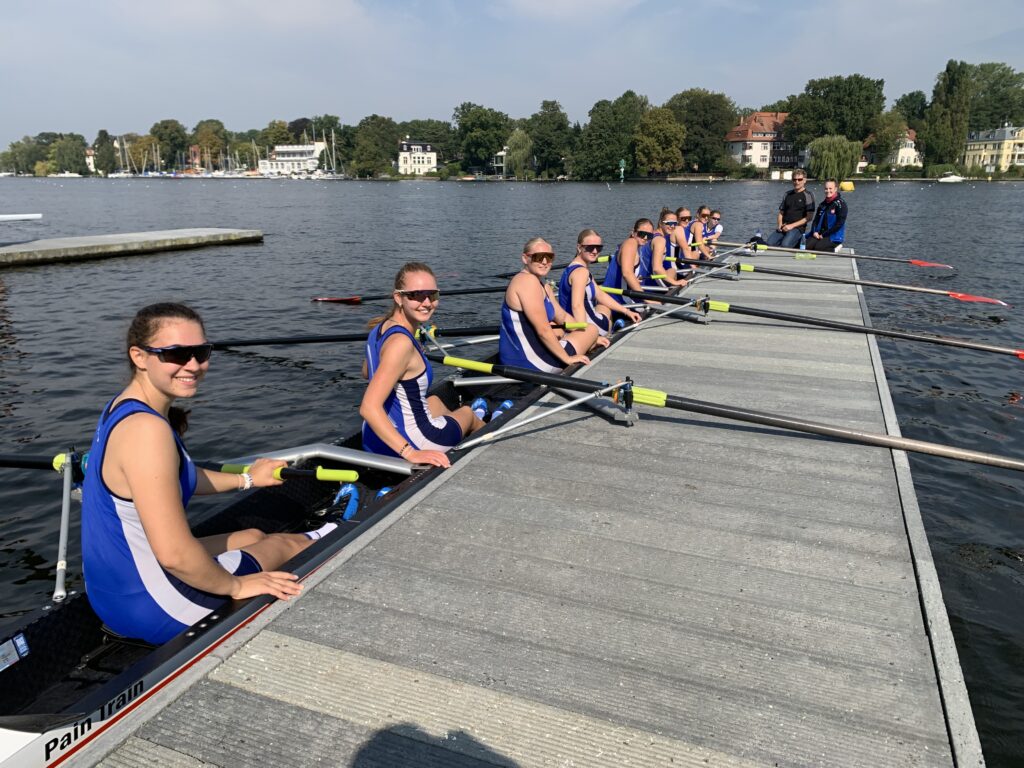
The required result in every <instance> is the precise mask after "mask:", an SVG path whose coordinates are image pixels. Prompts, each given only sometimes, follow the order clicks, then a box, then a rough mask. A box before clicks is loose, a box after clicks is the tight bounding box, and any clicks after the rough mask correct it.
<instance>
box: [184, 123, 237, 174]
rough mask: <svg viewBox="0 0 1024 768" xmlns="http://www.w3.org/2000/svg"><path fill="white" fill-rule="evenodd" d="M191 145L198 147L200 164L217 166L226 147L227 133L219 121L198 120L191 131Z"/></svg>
mask: <svg viewBox="0 0 1024 768" xmlns="http://www.w3.org/2000/svg"><path fill="white" fill-rule="evenodd" d="M192 143H193V144H196V145H198V147H199V152H200V156H201V159H202V162H203V163H205V162H206V160H207V159H209V160H210V162H211V163H215V164H219V163H220V156H221V153H222V152H224V150H225V149H226V148H227V146H228V132H227V130H226V129H225V128H224V123H222V122H221V121H220V120H200V121H199V122H198V123H196V127H195V128H194V129H193V130H192Z"/></svg>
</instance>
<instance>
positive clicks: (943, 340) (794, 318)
mask: <svg viewBox="0 0 1024 768" xmlns="http://www.w3.org/2000/svg"><path fill="white" fill-rule="evenodd" d="M700 306H706V308H707V309H709V310H713V311H717V312H731V313H734V314H737V315H750V316H751V317H764V318H767V319H769V320H784V321H785V322H788V323H802V324H804V325H817V326H821V327H822V328H832V329H834V330H837V331H852V332H854V333H866V334H871V335H873V336H885V337H887V338H891V339H906V340H907V341H923V342H927V343H929V344H942V345H944V346H947V347H960V348H961V349H976V350H979V351H981V352H996V353H998V354H1001V355H1013V356H1014V357H1018V358H1020V359H1022V360H1024V349H1013V348H1012V347H1001V346H997V345H995V344H982V343H980V342H975V341H967V340H965V339H954V338H952V337H950V336H929V335H928V334H924V333H908V332H907V331H890V330H886V329H884V328H872V327H871V326H867V325H857V324H856V323H842V322H839V321H838V320H828V319H826V318H823V317H808V316H806V315H792V314H789V313H786V312H775V311H771V310H767V309H758V308H757V307H744V306H740V305H738V304H727V303H725V302H721V301H712V300H708V301H707V302H706V304H704V303H703V302H702V303H701V305H699V306H698V308H700Z"/></svg>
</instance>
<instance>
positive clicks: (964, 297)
mask: <svg viewBox="0 0 1024 768" xmlns="http://www.w3.org/2000/svg"><path fill="white" fill-rule="evenodd" d="M946 295H947V296H949V297H950V298H951V299H956V300H957V301H975V302H979V303H981V304H998V305H999V306H1000V307H1008V306H1010V305H1009V304H1007V303H1006V302H1005V301H1002V300H1000V299H990V298H989V297H988V296H975V295H974V294H971V293H955V292H954V291H949V292H948V293H947V294H946Z"/></svg>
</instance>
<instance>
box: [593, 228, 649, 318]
mask: <svg viewBox="0 0 1024 768" xmlns="http://www.w3.org/2000/svg"><path fill="white" fill-rule="evenodd" d="M644 247H646V248H647V264H648V266H650V263H651V256H650V246H648V245H647V243H643V244H641V246H640V248H644ZM621 249H622V246H621V245H620V246H619V247H618V248H616V249H615V253H614V255H613V256H612V259H611V261H609V262H608V269H607V271H606V272H605V273H604V282H603V283H602V285H604V286H606V287H608V288H628V287H629V285H628V284H627V283H626V281H625V279H624V278H623V276H622V265H621V264H620V263H619V251H620V250H621ZM642 268H643V257H642V256H641V255H640V253H639V248H638V252H637V260H636V266H635V267H634V268H633V274H634V275H636V277H637V279H638V280H639V279H640V275H641V270H642ZM648 274H650V273H649V272H648ZM608 295H609V296H611V297H612V298H613V299H615V300H616V301H617V302H619V304H625V303H627V302H629V301H632V299H628V298H626V297H625V296H623V295H622V294H621V293H610V294H608Z"/></svg>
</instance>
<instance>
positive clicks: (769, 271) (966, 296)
mask: <svg viewBox="0 0 1024 768" xmlns="http://www.w3.org/2000/svg"><path fill="white" fill-rule="evenodd" d="M677 261H681V262H683V263H684V264H706V263H707V262H702V261H698V260H696V259H677ZM728 269H730V270H732V271H733V272H736V273H739V272H761V273H762V274H765V275H781V276H783V277H796V278H799V279H801V280H820V281H822V282H825V283H845V284H846V285H866V286H868V287H870V288H890V289H892V290H894V291H913V292H914V293H931V294H934V295H936V296H948V297H949V298H951V299H956V300H957V301H976V302H981V303H983V304H998V305H999V306H1001V307H1008V306H1010V305H1009V304H1007V303H1006V302H1005V301H1002V300H1000V299H990V298H989V297H988V296H975V295H973V294H970V293H957V292H955V291H942V290H939V289H938V288H922V287H921V286H918V285H902V284H900V283H879V282H876V281H874V280H854V279H853V278H852V277H827V276H825V275H812V274H809V273H807V272H792V271H790V270H788V269H774V268H772V267H757V266H754V265H753V264H744V263H742V262H737V263H735V264H729V265H728Z"/></svg>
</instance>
